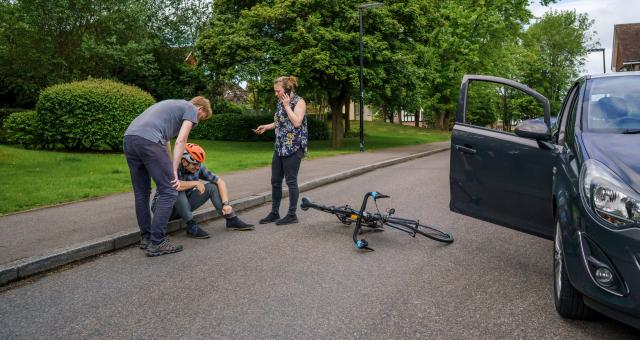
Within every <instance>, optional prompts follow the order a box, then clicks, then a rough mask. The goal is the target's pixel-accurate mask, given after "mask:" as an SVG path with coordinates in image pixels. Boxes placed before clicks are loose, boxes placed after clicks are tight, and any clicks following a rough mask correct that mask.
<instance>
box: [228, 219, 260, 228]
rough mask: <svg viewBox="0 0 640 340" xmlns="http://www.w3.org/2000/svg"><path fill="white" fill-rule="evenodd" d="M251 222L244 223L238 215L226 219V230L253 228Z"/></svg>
mask: <svg viewBox="0 0 640 340" xmlns="http://www.w3.org/2000/svg"><path fill="white" fill-rule="evenodd" d="M253 229H255V228H254V227H253V224H248V223H244V221H242V220H241V219H239V218H238V216H234V217H232V218H230V219H227V230H253Z"/></svg>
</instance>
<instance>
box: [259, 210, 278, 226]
mask: <svg viewBox="0 0 640 340" xmlns="http://www.w3.org/2000/svg"><path fill="white" fill-rule="evenodd" d="M279 219H280V215H279V214H278V213H274V212H273V211H272V212H270V213H269V215H267V217H265V218H263V219H261V220H260V224H267V223H271V222H275V221H277V220H279Z"/></svg>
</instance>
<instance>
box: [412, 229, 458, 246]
mask: <svg viewBox="0 0 640 340" xmlns="http://www.w3.org/2000/svg"><path fill="white" fill-rule="evenodd" d="M416 234H420V235H422V236H425V237H428V238H430V239H432V240H435V241H439V242H443V243H451V242H453V236H451V235H450V234H447V233H445V232H444V231H440V230H438V229H436V228H434V227H430V226H428V225H424V224H419V225H418V228H417V229H416Z"/></svg>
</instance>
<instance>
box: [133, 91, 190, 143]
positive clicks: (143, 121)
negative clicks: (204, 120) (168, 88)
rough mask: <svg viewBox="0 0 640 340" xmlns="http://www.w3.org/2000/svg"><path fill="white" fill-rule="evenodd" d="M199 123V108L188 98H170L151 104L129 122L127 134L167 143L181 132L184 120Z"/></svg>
mask: <svg viewBox="0 0 640 340" xmlns="http://www.w3.org/2000/svg"><path fill="white" fill-rule="evenodd" d="M184 120H188V121H191V122H193V125H194V126H195V125H196V124H198V109H197V108H196V107H195V105H193V104H191V102H188V101H186V100H181V99H169V100H163V101H161V102H158V103H155V104H153V105H151V106H150V107H149V108H148V109H146V110H144V112H142V113H141V114H140V115H139V116H138V117H136V119H134V120H133V122H131V124H129V127H128V128H127V131H125V133H124V135H125V136H131V135H134V136H140V137H142V138H145V139H148V140H150V141H152V142H160V143H162V144H165V143H166V142H167V141H168V140H171V139H173V138H175V137H176V136H177V135H178V133H179V132H180V127H182V121H184Z"/></svg>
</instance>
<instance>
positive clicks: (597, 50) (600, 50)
mask: <svg viewBox="0 0 640 340" xmlns="http://www.w3.org/2000/svg"><path fill="white" fill-rule="evenodd" d="M587 52H604V48H590V49H588V50H587Z"/></svg>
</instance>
